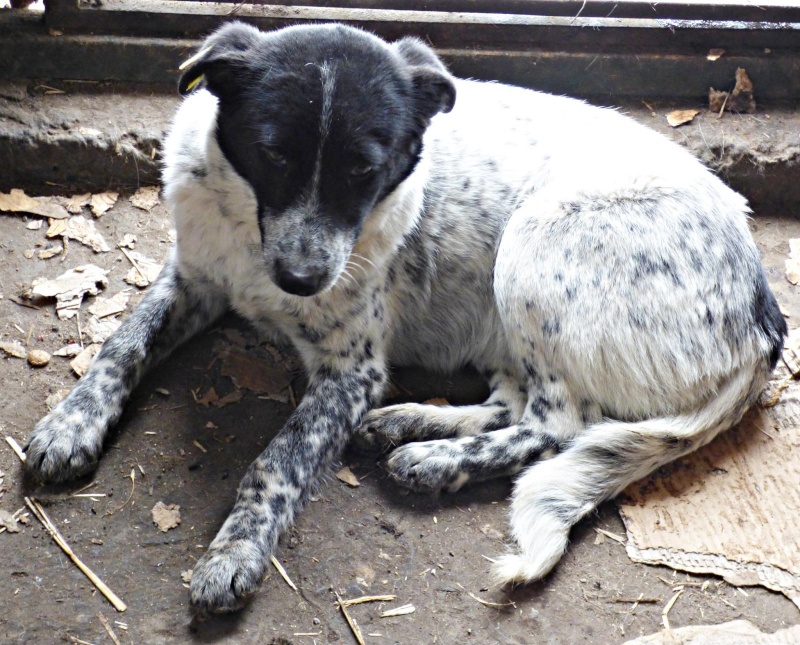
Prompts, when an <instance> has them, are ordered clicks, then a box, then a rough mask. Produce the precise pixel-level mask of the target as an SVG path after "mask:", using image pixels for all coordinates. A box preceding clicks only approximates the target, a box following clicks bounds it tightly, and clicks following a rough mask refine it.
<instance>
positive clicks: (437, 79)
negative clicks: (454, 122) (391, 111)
mask: <svg viewBox="0 0 800 645" xmlns="http://www.w3.org/2000/svg"><path fill="white" fill-rule="evenodd" d="M393 48H394V50H395V51H396V52H397V53H398V54H399V55H400V57H401V58H402V59H403V60H404V61H405V62H406V63H407V64H408V65H409V68H410V72H411V81H412V83H413V87H414V97H415V99H416V101H417V110H418V111H419V113H420V115H421V116H422V117H423V118H424V119H425V120H430V119H431V118H433V117H434V116H436V115H437V114H438V113H439V112H449V111H450V110H452V109H453V106H454V105H455V102H456V87H455V85H454V84H453V77H452V76H450V74H449V72H448V71H447V68H445V66H444V64H443V63H442V61H440V60H439V58H438V57H437V56H436V54H434V53H433V50H432V49H431V48H430V47H428V46H427V45H425V44H424V43H423V42H422V41H421V40H419V39H418V38H403V39H401V40H398V41H397V42H396V43H394V45H393Z"/></svg>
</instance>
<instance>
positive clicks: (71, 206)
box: [58, 193, 92, 215]
mask: <svg viewBox="0 0 800 645" xmlns="http://www.w3.org/2000/svg"><path fill="white" fill-rule="evenodd" d="M91 200H92V194H91V193H84V194H82V195H73V196H72V197H59V198H58V201H59V203H60V204H61V205H62V206H63V207H64V208H66V209H67V210H68V211H69V212H70V213H72V214H73V215H78V214H80V212H81V211H82V210H83V208H84V207H85V206H88V205H89V202H90V201H91Z"/></svg>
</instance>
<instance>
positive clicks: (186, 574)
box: [181, 569, 194, 584]
mask: <svg viewBox="0 0 800 645" xmlns="http://www.w3.org/2000/svg"><path fill="white" fill-rule="evenodd" d="M193 573H194V569H187V570H186V571H181V580H183V581H184V582H185V583H186V584H189V583H190V582H191V581H192V574H193Z"/></svg>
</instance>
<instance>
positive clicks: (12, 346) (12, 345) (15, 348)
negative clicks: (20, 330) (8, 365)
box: [0, 340, 28, 359]
mask: <svg viewBox="0 0 800 645" xmlns="http://www.w3.org/2000/svg"><path fill="white" fill-rule="evenodd" d="M0 351H3V352H4V353H5V355H6V356H10V357H11V358H22V359H25V358H27V357H28V350H27V349H25V345H23V344H22V343H20V342H19V341H18V340H11V341H2V342H0Z"/></svg>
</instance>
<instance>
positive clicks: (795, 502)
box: [618, 370, 800, 607]
mask: <svg viewBox="0 0 800 645" xmlns="http://www.w3.org/2000/svg"><path fill="white" fill-rule="evenodd" d="M784 372H786V370H784ZM785 379H786V376H785V375H784V376H783V377H781V380H782V381H783V382H784V383H786V384H787V386H786V387H785V389H783V391H782V392H781V395H780V399H778V401H777V403H776V404H775V405H774V406H773V407H769V408H757V409H753V410H751V411H750V412H748V413H747V415H746V416H745V418H744V419H743V420H742V422H741V423H739V425H738V426H736V427H735V428H733V429H731V430H728V431H727V432H724V433H722V434H721V435H720V436H719V437H717V438H716V439H715V440H714V441H712V442H711V443H710V444H709V445H707V446H705V447H704V448H702V449H701V450H699V451H697V452H695V453H692V454H690V455H687V456H686V457H684V458H682V459H680V460H678V461H676V462H674V463H672V464H670V465H668V466H666V467H664V468H663V469H661V470H660V471H659V472H658V473H657V474H655V475H652V476H650V477H648V478H646V479H644V480H642V481H639V482H636V483H635V484H632V485H631V486H629V487H628V488H627V489H626V491H625V492H624V493H623V494H622V496H621V497H620V498H619V501H618V503H619V507H620V512H621V514H622V519H623V521H624V522H625V528H626V530H627V533H628V542H627V545H626V548H627V552H628V556H629V557H630V558H631V559H632V560H634V561H636V562H644V563H647V564H665V565H667V566H670V567H673V568H675V569H680V570H683V571H690V572H692V573H712V574H716V575H720V576H722V577H723V578H724V579H725V580H726V582H729V583H730V584H733V585H742V586H744V585H763V586H765V587H767V588H768V589H772V590H774V591H780V592H781V593H783V594H785V595H786V596H787V597H788V598H789V599H790V600H792V601H793V602H794V603H795V604H796V605H797V606H798V607H800V530H798V519H797V518H798V517H800V459H798V458H797V455H798V454H800V383H798V382H797V381H794V380H791V381H786V380H785Z"/></svg>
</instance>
